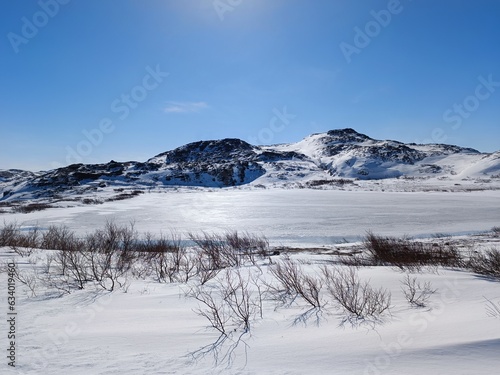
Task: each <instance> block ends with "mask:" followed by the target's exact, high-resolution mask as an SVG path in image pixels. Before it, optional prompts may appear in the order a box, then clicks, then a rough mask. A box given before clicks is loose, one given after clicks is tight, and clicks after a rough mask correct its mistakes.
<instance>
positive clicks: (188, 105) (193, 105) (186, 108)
mask: <svg viewBox="0 0 500 375" xmlns="http://www.w3.org/2000/svg"><path fill="white" fill-rule="evenodd" d="M207 108H209V105H208V104H207V103H205V102H167V106H166V107H165V112H167V113H193V112H199V111H201V110H204V109H207Z"/></svg>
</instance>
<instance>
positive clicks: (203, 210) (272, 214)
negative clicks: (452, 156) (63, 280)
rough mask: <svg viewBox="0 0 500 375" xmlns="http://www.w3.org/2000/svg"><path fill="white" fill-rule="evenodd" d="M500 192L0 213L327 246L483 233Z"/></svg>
mask: <svg viewBox="0 0 500 375" xmlns="http://www.w3.org/2000/svg"><path fill="white" fill-rule="evenodd" d="M499 201H500V191H479V192H468V193H466V192H460V193H442V192H441V193H437V192H415V193H409V192H382V191H373V192H370V191H338V190H282V189H272V190H219V191H212V192H207V191H183V192H170V193H165V194H161V193H150V194H143V195H141V196H138V197H135V198H133V199H129V200H124V201H117V202H106V203H104V204H101V205H94V206H82V207H69V208H58V209H50V210H44V211H39V212H33V213H31V214H29V215H26V214H5V215H0V220H5V221H7V222H12V221H15V222H17V223H19V224H22V225H25V226H37V225H38V226H41V227H47V226H49V225H52V224H64V225H66V226H68V227H69V228H70V229H73V230H76V231H79V232H80V233H84V232H85V231H90V230H92V228H95V226H102V225H103V224H104V223H105V222H106V221H108V220H114V221H116V222H117V223H119V224H128V223H129V222H130V221H135V222H136V229H137V230H139V231H142V232H145V231H150V232H155V233H160V232H162V231H163V232H164V233H168V232H170V231H171V230H173V231H176V232H178V233H181V234H186V233H188V232H200V231H219V232H222V231H226V230H230V229H233V230H239V231H248V232H250V233H257V234H264V235H266V236H267V237H268V238H269V240H270V241H271V242H273V243H275V244H280V243H282V244H287V245H311V244H312V245H316V246H317V245H321V244H323V245H328V244H335V243H339V242H342V241H343V240H344V239H348V240H351V241H354V240H358V239H359V238H360V236H364V234H365V232H366V231H369V230H371V231H373V232H374V233H378V234H383V235H394V236H401V235H411V236H418V237H425V236H430V235H431V234H433V233H436V232H440V233H446V234H463V233H474V232H480V231H486V230H489V229H491V228H492V227H493V226H495V225H499V223H500V210H499V207H498V203H497V202H499Z"/></svg>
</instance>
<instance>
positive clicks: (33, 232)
mask: <svg viewBox="0 0 500 375" xmlns="http://www.w3.org/2000/svg"><path fill="white" fill-rule="evenodd" d="M39 245H40V232H39V229H38V228H37V227H34V228H31V229H29V230H22V229H21V226H20V225H18V224H17V223H4V225H3V227H2V228H1V229H0V246H9V247H11V248H12V249H13V250H14V251H15V252H16V253H17V254H18V255H20V256H22V257H27V256H30V255H31V253H32V251H33V249H36V248H38V247H39Z"/></svg>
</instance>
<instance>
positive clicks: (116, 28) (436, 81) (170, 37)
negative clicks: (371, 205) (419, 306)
mask: <svg viewBox="0 0 500 375" xmlns="http://www.w3.org/2000/svg"><path fill="white" fill-rule="evenodd" d="M0 7H1V12H0V31H1V32H0V82H1V85H0V103H1V104H0V108H1V110H0V132H1V133H0V134H1V135H0V168H21V169H31V170H42V169H50V168H53V167H56V166H61V165H67V164H70V163H73V162H84V163H99V162H107V161H109V160H111V159H114V160H119V161H125V160H141V161H143V160H146V159H148V158H149V157H152V156H154V155H156V154H158V153H161V152H164V151H167V150H170V149H173V148H175V147H178V146H180V145H183V144H185V143H188V142H193V141H197V140H201V139H220V138H225V137H236V138H241V139H243V140H246V141H248V142H251V143H257V144H272V143H283V142H294V141H298V140H300V139H302V138H303V137H305V136H306V135H308V134H310V133H317V132H324V131H327V130H329V129H335V128H344V127H352V128H354V129H356V130H357V131H359V132H362V133H365V134H367V135H369V136H371V137H373V138H378V139H396V140H401V141H404V142H419V143H420V142H426V143H427V142H439V143H452V144H458V145H461V146H468V147H474V148H477V149H479V150H481V151H485V152H492V151H495V150H498V149H500V48H499V46H500V22H499V20H500V1H498V0H477V1H468V0H439V1H436V0H413V1H411V0H401V1H398V0H390V1H378V0H372V1H353V0H350V1H348V0H338V1H333V0H315V1H309V0H182V1H181V0H175V1H174V0H147V1H146V0H85V1H83V0H41V1H3V2H2V4H1V5H0Z"/></svg>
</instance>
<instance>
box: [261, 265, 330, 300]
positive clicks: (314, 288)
mask: <svg viewBox="0 0 500 375" xmlns="http://www.w3.org/2000/svg"><path fill="white" fill-rule="evenodd" d="M269 272H270V273H271V274H272V275H273V276H274V278H275V279H276V280H277V281H278V284H277V285H276V284H273V283H270V284H267V287H268V293H269V295H270V296H271V297H272V299H274V300H277V301H281V303H282V304H288V305H290V304H292V303H293V302H294V301H295V300H296V299H297V297H300V298H302V299H303V300H304V301H306V302H307V303H308V304H309V305H311V306H312V307H313V308H318V309H319V308H321V306H322V305H323V303H322V301H321V298H320V292H321V289H322V287H323V282H322V280H321V278H318V277H315V276H311V275H307V274H305V273H304V270H303V269H302V268H301V266H300V265H299V264H298V263H297V262H294V261H293V260H291V259H289V258H288V259H285V260H283V261H280V262H277V263H276V264H274V265H272V266H271V267H269Z"/></svg>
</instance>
